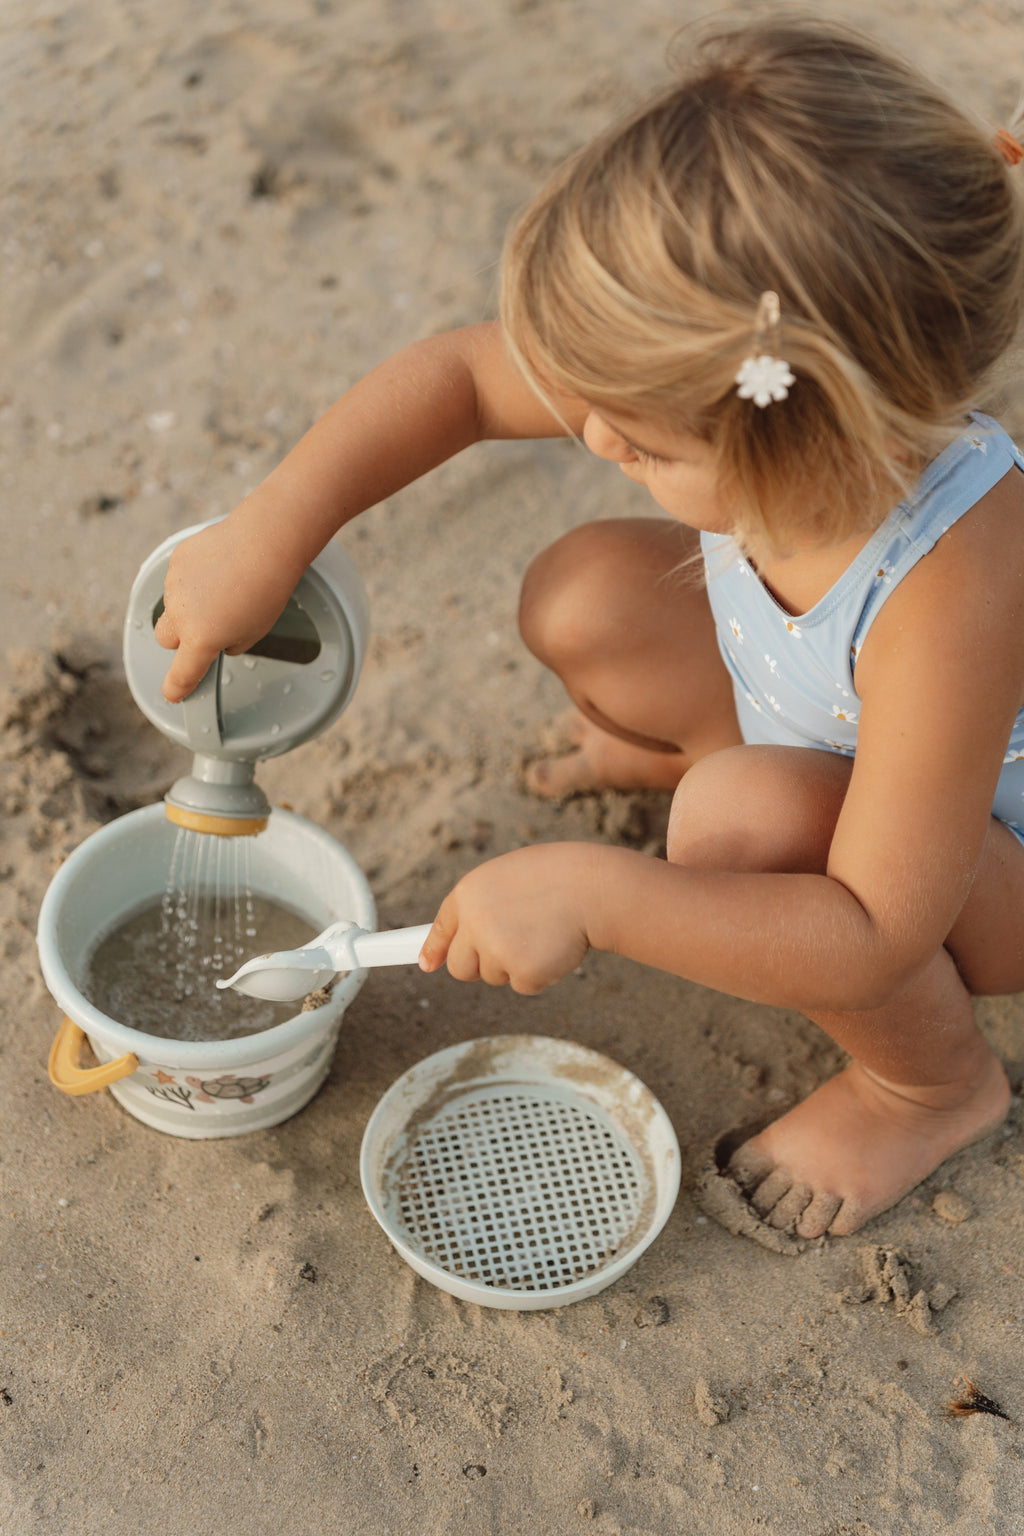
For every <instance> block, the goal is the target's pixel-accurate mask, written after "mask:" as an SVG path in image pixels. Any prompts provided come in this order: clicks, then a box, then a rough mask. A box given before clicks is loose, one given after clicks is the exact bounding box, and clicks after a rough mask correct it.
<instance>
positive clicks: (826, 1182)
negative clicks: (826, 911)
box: [669, 747, 1024, 1237]
mask: <svg viewBox="0 0 1024 1536" xmlns="http://www.w3.org/2000/svg"><path fill="white" fill-rule="evenodd" d="M849 771H850V764H849V763H848V762H847V761H846V760H844V759H842V758H840V757H837V756H833V755H831V754H828V753H820V752H811V751H803V750H800V749H789V750H786V749H774V748H762V747H744V748H741V749H740V750H739V751H738V752H728V753H722V754H720V755H719V756H718V757H716V758H714V759H709V760H707V761H706V762H705V763H703V764H702V765H701V767H700V769H699V770H698V771H697V772H695V773H694V774H692V775H690V776H688V778H687V780H686V782H685V783H684V784H683V785H681V786H680V788H679V790H678V791H677V795H676V800H675V802H674V805H673V815H672V823H671V826H670V830H669V857H670V859H672V860H674V861H675V862H678V863H685V864H691V865H693V866H696V867H704V868H727V869H737V870H740V869H746V870H752V869H762V870H793V871H812V870H819V871H822V872H823V871H824V869H825V866H826V861H827V857H828V846H829V843H830V841H831V836H832V831H833V829H834V826H835V821H836V818H837V816H838V814H839V810H840V808H841V806H842V802H843V797H844V796H845V793H846V787H847V784H848V782H849ZM1022 898H1024V849H1022V848H1021V847H1020V845H1019V844H1018V843H1017V841H1016V839H1015V838H1014V837H1013V836H1012V834H1011V833H1009V832H1007V830H1006V828H1005V827H1002V826H1000V825H999V824H998V823H997V822H992V823H991V824H990V830H989V836H988V839H987V842H986V846H985V850H984V852H983V855H982V859H981V862H980V865H979V870H978V875H977V878H976V880H975V884H974V887H973V889H972V892H971V896H970V897H969V899H968V901H967V903H966V905H965V907H964V909H963V912H962V913H961V915H960V918H959V919H958V921H957V924H956V926H955V927H954V929H953V931H952V932H951V934H950V935H949V938H948V940H947V945H946V947H945V948H943V949H941V950H940V951H939V952H938V953H937V954H936V956H935V957H934V959H933V960H932V962H931V963H930V964H929V965H928V966H927V967H926V969H925V970H924V972H923V973H922V974H921V975H920V976H919V977H918V978H917V980H916V981H915V982H914V983H913V984H912V985H911V986H910V987H909V988H908V989H907V990H906V991H905V992H904V993H903V994H902V995H901V996H900V997H898V998H896V999H895V1000H894V1001H893V1002H892V1003H890V1004H888V1005H887V1006H886V1007H884V1008H879V1009H874V1010H871V1011H870V1012H865V1013H821V1014H812V1015H810V1017H811V1018H812V1019H813V1020H814V1022H815V1023H817V1024H818V1025H820V1027H821V1028H822V1029H824V1030H825V1031H826V1033H827V1034H829V1035H830V1036H831V1037H832V1039H833V1040H835V1041H836V1042H837V1043H838V1044H839V1045H841V1046H842V1047H843V1049H844V1050H846V1051H848V1052H849V1053H850V1055H851V1056H852V1057H853V1060H852V1062H851V1063H850V1065H849V1066H848V1067H847V1068H846V1069H845V1070H844V1071H843V1072H841V1073H839V1075H838V1076H837V1077H834V1078H832V1079H831V1081H829V1082H827V1083H825V1084H823V1085H822V1087H821V1088H819V1089H817V1090H816V1092H814V1093H812V1094H811V1095H810V1097H809V1098H807V1099H805V1100H804V1102H803V1103H802V1104H798V1105H797V1106H796V1108H795V1109H792V1110H790V1112H789V1113H788V1114H786V1115H783V1116H782V1117H781V1119H779V1120H777V1121H775V1122H774V1123H773V1124H772V1125H770V1126H768V1127H767V1129H766V1130H764V1131H762V1132H761V1133H760V1135H758V1136H755V1137H754V1138H752V1140H750V1141H748V1142H747V1143H745V1145H744V1146H742V1147H740V1148H739V1149H738V1151H737V1152H736V1153H735V1154H734V1155H733V1158H732V1161H731V1163H730V1170H731V1171H732V1172H733V1174H734V1176H735V1177H736V1179H737V1182H738V1183H740V1185H741V1186H742V1187H743V1188H744V1189H745V1190H746V1191H747V1192H748V1197H749V1199H750V1202H751V1204H752V1206H753V1207H754V1209H755V1210H756V1211H758V1213H759V1214H760V1215H761V1216H762V1217H763V1218H764V1219H765V1220H766V1221H768V1222H769V1224H771V1225H773V1226H776V1227H780V1228H783V1229H787V1230H795V1231H796V1232H797V1233H798V1234H799V1235H800V1236H802V1237H818V1236H820V1235H821V1234H822V1233H824V1232H830V1233H832V1234H833V1235H836V1236H841V1235H845V1234H847V1233H850V1232H854V1231H856V1230H857V1228H858V1227H860V1226H862V1225H863V1223H864V1222H865V1221H868V1220H869V1219H870V1218H871V1217H872V1216H876V1215H878V1214H879V1213H880V1212H881V1211H884V1210H887V1209H888V1208H889V1207H890V1206H891V1205H893V1204H895V1202H896V1201H897V1200H899V1199H900V1198H901V1197H902V1196H903V1195H905V1194H906V1193H908V1191H909V1190H911V1189H913V1188H914V1186H915V1185H916V1184H918V1183H920V1182H921V1180H922V1179H924V1178H926V1177H927V1176H928V1175H929V1174H930V1173H932V1172H933V1171H934V1169H935V1168H937V1167H938V1166H939V1164H940V1163H942V1162H943V1161H944V1160H945V1159H946V1158H947V1157H949V1156H950V1155H951V1154H952V1153H953V1152H956V1151H959V1150H960V1149H961V1148H963V1147H965V1146H967V1145H968V1144H969V1143H970V1142H972V1141H974V1140H977V1139H978V1138H979V1137H980V1136H983V1135H985V1134H986V1133H987V1132H989V1131H991V1130H992V1129H994V1128H995V1127H996V1126H997V1125H999V1124H1000V1122H1001V1121H1002V1119H1003V1118H1004V1116H1005V1114H1006V1109H1007V1106H1008V1103H1009V1086H1008V1084H1007V1081H1006V1076H1005V1073H1004V1072H1003V1069H1002V1067H1001V1065H1000V1063H999V1061H998V1060H997V1058H996V1057H995V1055H994V1054H993V1052H992V1051H991V1050H990V1049H989V1047H988V1046H987V1045H986V1043H985V1041H984V1039H983V1038H982V1036H981V1034H980V1032H979V1031H978V1028H977V1025H976V1024H975V1021H974V1014H973V1011H972V1008H971V1001H970V996H969V994H968V991H967V987H966V986H965V984H964V981H963V980H962V979H961V972H962V973H963V975H965V976H968V977H969V978H970V979H971V985H972V986H973V987H975V988H976V989H977V990H979V991H998V990H1001V991H1011V990H1017V989H1019V988H1020V987H1022V986H1024V952H1022V951H1024V943H1022V940H1021V937H1020V936H1019V932H1018V930H1019V928H1020V926H1021V925H1020V923H1019V921H1018V920H1017V919H1016V918H1015V917H1014V914H1015V913H1016V912H1019V911H1020V903H1021V900H1022Z"/></svg>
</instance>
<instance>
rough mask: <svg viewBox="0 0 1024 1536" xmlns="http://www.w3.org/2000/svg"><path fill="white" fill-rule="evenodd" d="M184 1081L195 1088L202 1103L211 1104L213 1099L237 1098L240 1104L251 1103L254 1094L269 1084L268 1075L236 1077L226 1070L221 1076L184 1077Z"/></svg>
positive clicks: (260, 1091)
mask: <svg viewBox="0 0 1024 1536" xmlns="http://www.w3.org/2000/svg"><path fill="white" fill-rule="evenodd" d="M185 1081H186V1083H188V1085H189V1087H190V1088H194V1089H195V1090H196V1098H197V1099H199V1100H200V1101H201V1102H202V1103H203V1104H212V1103H213V1101H214V1099H237V1100H238V1102H239V1103H240V1104H251V1103H252V1101H253V1095H254V1094H257V1093H262V1092H263V1089H264V1088H267V1087H269V1086H270V1078H269V1077H236V1076H235V1074H234V1073H233V1072H226V1073H225V1074H224V1075H223V1077H208V1078H200V1077H186V1079H185Z"/></svg>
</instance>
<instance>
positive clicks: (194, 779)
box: [164, 752, 270, 837]
mask: <svg viewBox="0 0 1024 1536" xmlns="http://www.w3.org/2000/svg"><path fill="white" fill-rule="evenodd" d="M255 771H256V765H255V763H248V762H239V761H237V760H235V761H232V760H231V759H228V758H218V757H206V756H204V755H203V754H202V753H200V752H197V753H196V755H195V757H194V758H193V759H192V772H191V773H188V774H186V775H185V776H184V777H183V778H180V779H177V780H176V781H175V782H174V783H173V784H172V785H171V787H170V789H169V790H168V791H167V793H166V795H165V796H164V804H165V806H166V810H167V819H168V821H173V822H174V824H175V825H176V826H179V827H186V828H188V830H189V831H191V832H207V833H212V834H213V835H214V836H217V837H252V836H253V835H254V834H255V833H257V832H262V831H264V829H265V828H266V825H267V821H268V818H269V816H270V802H269V800H268V799H267V797H266V795H265V794H264V793H263V791H262V789H260V787H259V785H258V784H257V783H256V782H255V777H254V775H255Z"/></svg>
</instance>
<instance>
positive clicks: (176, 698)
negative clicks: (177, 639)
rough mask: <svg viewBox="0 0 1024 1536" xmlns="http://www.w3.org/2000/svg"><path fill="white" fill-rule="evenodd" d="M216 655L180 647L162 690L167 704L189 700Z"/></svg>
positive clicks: (214, 652)
mask: <svg viewBox="0 0 1024 1536" xmlns="http://www.w3.org/2000/svg"><path fill="white" fill-rule="evenodd" d="M216 655H217V652H216V651H212V652H210V651H198V650H186V649H185V648H184V647H183V646H179V647H178V649H177V651H176V652H175V653H174V660H173V661H172V662H171V665H170V666H169V667H168V669H167V676H166V677H165V678H164V681H163V688H162V690H161V691H162V693H163V696H164V698H165V699H166V700H167V702H168V703H169V704H180V703H181V701H182V699H186V698H188V695H189V694H190V693H191V692H192V690H193V688H196V687H197V686H198V685H199V684H200V683H201V682H202V680H203V678H204V677H205V676H206V674H207V672H208V671H209V670H210V663H211V662H212V661H213V660H214V658H215V657H216Z"/></svg>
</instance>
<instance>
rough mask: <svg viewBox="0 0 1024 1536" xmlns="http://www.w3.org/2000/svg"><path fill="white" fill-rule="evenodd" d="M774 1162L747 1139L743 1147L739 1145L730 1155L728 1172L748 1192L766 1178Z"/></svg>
mask: <svg viewBox="0 0 1024 1536" xmlns="http://www.w3.org/2000/svg"><path fill="white" fill-rule="evenodd" d="M773 1166H774V1165H773V1162H772V1159H771V1158H770V1157H767V1156H766V1155H765V1154H764V1153H763V1152H758V1150H757V1149H756V1147H754V1145H753V1144H752V1143H751V1142H749V1141H746V1142H744V1143H743V1146H742V1147H737V1149H736V1151H735V1152H734V1153H733V1155H732V1157H730V1159H729V1162H728V1165H727V1172H728V1173H729V1176H730V1178H732V1179H734V1180H735V1181H736V1183H737V1184H738V1185H739V1187H740V1189H742V1190H743V1191H744V1193H746V1192H747V1191H749V1190H751V1189H755V1188H756V1187H757V1185H758V1184H760V1183H761V1182H762V1180H764V1179H766V1178H767V1177H768V1175H769V1174H770V1173H771V1171H772V1167H773Z"/></svg>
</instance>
